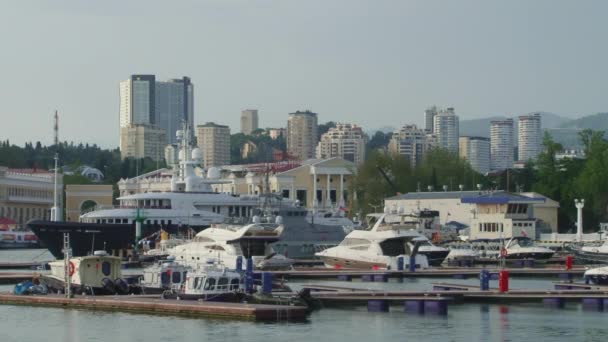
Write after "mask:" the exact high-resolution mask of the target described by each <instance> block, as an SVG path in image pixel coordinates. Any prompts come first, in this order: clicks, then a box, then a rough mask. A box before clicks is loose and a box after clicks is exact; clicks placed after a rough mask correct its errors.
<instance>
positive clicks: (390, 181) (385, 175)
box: [376, 166, 401, 195]
mask: <svg viewBox="0 0 608 342" xmlns="http://www.w3.org/2000/svg"><path fill="white" fill-rule="evenodd" d="M376 168H377V169H378V171H380V174H381V175H382V177H384V179H386V182H387V183H388V185H390V186H391V188H392V189H393V191H394V192H395V194H396V195H401V192H399V191H398V190H397V186H395V183H393V181H392V180H391V179H390V177H389V176H388V175H387V174H386V172H385V171H384V169H383V168H381V167H380V166H376Z"/></svg>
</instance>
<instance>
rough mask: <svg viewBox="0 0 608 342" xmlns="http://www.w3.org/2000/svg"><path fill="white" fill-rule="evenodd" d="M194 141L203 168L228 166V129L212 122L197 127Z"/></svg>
mask: <svg viewBox="0 0 608 342" xmlns="http://www.w3.org/2000/svg"><path fill="white" fill-rule="evenodd" d="M196 140H197V143H198V148H199V149H200V150H201V152H202V153H203V166H204V167H205V168H208V167H211V166H224V165H230V127H228V126H224V125H218V124H216V123H213V122H207V123H206V124H204V125H198V126H196Z"/></svg>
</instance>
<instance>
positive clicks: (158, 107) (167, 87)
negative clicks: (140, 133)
mask: <svg viewBox="0 0 608 342" xmlns="http://www.w3.org/2000/svg"><path fill="white" fill-rule="evenodd" d="M119 97H120V99H119V123H120V129H121V130H122V128H127V127H131V126H132V125H146V126H155V127H157V128H160V129H163V130H164V131H165V135H164V138H165V141H164V142H163V144H164V145H167V144H175V143H176V142H177V139H176V136H175V133H176V131H177V130H179V129H181V127H182V122H183V121H186V122H188V123H189V124H190V126H192V125H193V123H194V85H193V84H192V82H191V81H190V78H188V77H183V78H181V79H172V80H169V81H165V82H160V81H157V80H156V76H154V75H132V76H131V77H130V78H129V79H127V80H125V81H122V82H120V84H119ZM122 136H123V135H122V134H121V142H120V146H123V145H124V144H123V143H122ZM142 144H144V143H142Z"/></svg>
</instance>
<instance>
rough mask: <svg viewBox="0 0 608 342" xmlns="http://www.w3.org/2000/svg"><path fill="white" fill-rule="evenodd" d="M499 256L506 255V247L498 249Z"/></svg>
mask: <svg viewBox="0 0 608 342" xmlns="http://www.w3.org/2000/svg"><path fill="white" fill-rule="evenodd" d="M500 256H501V257H503V258H504V257H506V256H507V249H506V248H501V249H500Z"/></svg>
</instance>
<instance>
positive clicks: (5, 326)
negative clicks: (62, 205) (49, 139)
mask: <svg viewBox="0 0 608 342" xmlns="http://www.w3.org/2000/svg"><path fill="white" fill-rule="evenodd" d="M0 255H2V254H0ZM19 257H20V258H25V256H24V255H20V256H19ZM20 261H27V260H20ZM439 281H444V282H451V283H462V284H478V281H477V280H476V279H467V280H456V279H451V278H449V279H411V280H405V282H403V283H399V282H397V281H394V280H391V281H390V282H388V283H363V282H357V281H354V282H352V283H350V282H349V283H347V282H337V281H323V282H320V281H306V282H299V283H294V284H293V285H294V287H296V288H297V287H299V286H301V285H302V284H303V283H307V282H309V283H323V284H326V285H337V286H352V287H360V288H370V289H387V290H422V289H430V288H431V285H430V283H432V282H439ZM491 284H492V285H493V286H496V281H492V282H491ZM11 288H12V287H11V286H0V291H7V290H10V289H11ZM511 288H528V289H550V288H552V284H551V280H550V279H541V280H534V279H511ZM448 311H449V312H448V315H447V317H437V316H429V315H427V316H417V315H411V314H407V315H406V314H404V313H403V311H402V308H401V307H399V306H394V307H391V312H389V313H368V312H367V309H366V308H365V307H357V308H354V309H353V308H350V309H331V308H325V309H322V310H320V311H316V312H314V313H312V315H311V316H310V317H309V319H308V320H307V321H306V322H302V323H293V322H281V323H255V322H243V321H233V320H214V319H191V318H180V317H172V316H153V315H142V314H126V313H108V312H92V311H84V310H72V309H56V308H33V307H23V306H4V305H0V341H2V342H5V341H7V342H8V341H35V342H40V341H44V340H50V341H104V342H106V341H129V342H133V341H146V342H150V341H197V342H198V341H214V340H219V341H248V342H257V341H274V340H278V341H363V340H367V341H408V340H409V341H535V342H536V341H594V340H603V339H604V338H605V336H607V335H608V325H607V324H606V322H607V319H608V313H598V312H589V311H583V310H582V309H581V306H580V304H576V303H568V304H566V308H565V309H560V310H556V309H548V308H545V307H543V305H542V304H517V305H509V306H502V305H476V304H463V305H458V304H452V305H450V306H449V309H448Z"/></svg>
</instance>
